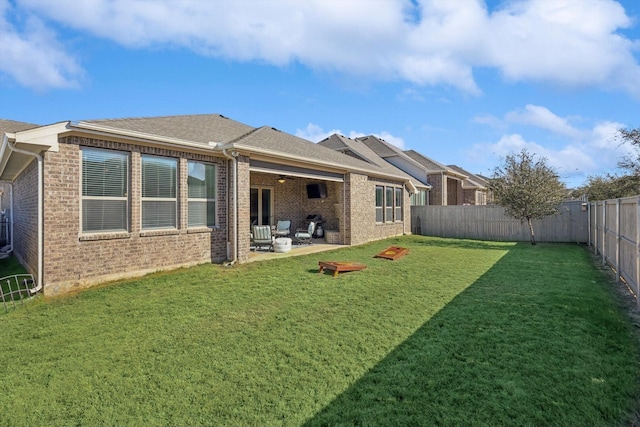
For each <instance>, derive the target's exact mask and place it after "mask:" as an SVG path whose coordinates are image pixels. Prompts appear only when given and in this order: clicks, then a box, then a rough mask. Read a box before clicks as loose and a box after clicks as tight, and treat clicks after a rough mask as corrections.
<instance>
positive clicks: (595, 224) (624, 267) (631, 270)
mask: <svg viewBox="0 0 640 427" xmlns="http://www.w3.org/2000/svg"><path fill="white" fill-rule="evenodd" d="M589 229H590V231H589V245H591V246H593V249H594V252H595V253H596V254H597V255H600V256H601V257H602V265H608V266H610V267H611V269H612V270H613V271H614V272H615V274H616V280H618V281H624V282H625V283H626V284H627V286H628V287H629V290H630V291H631V292H633V294H634V296H635V298H636V304H640V301H638V295H639V294H640V287H639V286H640V196H633V197H625V198H622V199H613V200H605V201H601V202H591V203H590V204H589Z"/></svg>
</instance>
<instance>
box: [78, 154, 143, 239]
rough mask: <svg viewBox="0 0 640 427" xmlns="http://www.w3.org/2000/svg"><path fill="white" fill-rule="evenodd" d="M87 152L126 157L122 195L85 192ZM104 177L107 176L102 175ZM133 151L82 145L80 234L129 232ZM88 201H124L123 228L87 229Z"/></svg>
mask: <svg viewBox="0 0 640 427" xmlns="http://www.w3.org/2000/svg"><path fill="white" fill-rule="evenodd" d="M87 153H102V154H104V155H106V154H110V155H112V156H113V155H117V156H119V157H121V158H123V159H124V168H123V171H124V175H125V177H124V185H122V186H121V188H122V189H123V190H124V191H123V195H122V196H95V195H94V196H92V195H87V194H85V191H86V190H87V188H86V186H85V177H87V175H88V174H87V171H86V170H85V154H87ZM101 178H102V179H104V178H105V177H104V176H102V177H101ZM130 196H131V153H129V152H127V151H122V150H112V149H107V148H98V147H90V146H81V147H80V209H79V211H80V234H81V235H89V234H115V233H128V232H129V231H130V227H131V199H130ZM87 201H105V202H109V201H112V202H124V212H123V216H122V221H123V223H124V227H123V228H102V229H91V230H87V229H85V220H86V219H87V215H86V212H85V207H86V206H85V202H87Z"/></svg>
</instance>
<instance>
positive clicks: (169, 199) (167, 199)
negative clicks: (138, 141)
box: [140, 154, 180, 231]
mask: <svg viewBox="0 0 640 427" xmlns="http://www.w3.org/2000/svg"><path fill="white" fill-rule="evenodd" d="M145 159H161V160H164V161H171V162H173V163H174V164H175V176H174V192H175V196H174V197H153V196H145V195H144V194H145V189H146V187H145V166H144V163H145ZM179 167H180V162H179V161H178V159H177V158H175V157H167V156H157V155H153V154H142V155H141V156H140V185H141V188H140V230H142V231H153V230H177V229H178V206H179V196H180V192H179V188H178V186H179V181H178V171H179ZM145 202H173V204H174V216H173V219H174V221H173V224H172V225H161V226H153V227H149V226H145V224H144V221H145Z"/></svg>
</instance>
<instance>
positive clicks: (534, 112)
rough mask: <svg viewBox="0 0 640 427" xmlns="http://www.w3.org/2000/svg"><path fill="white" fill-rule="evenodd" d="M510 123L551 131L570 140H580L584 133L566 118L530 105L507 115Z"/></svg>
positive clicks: (543, 108)
mask: <svg viewBox="0 0 640 427" xmlns="http://www.w3.org/2000/svg"><path fill="white" fill-rule="evenodd" d="M506 120H507V121H508V122H515V123H522V124H527V125H531V126H536V127H538V128H540V129H545V130H548V131H551V132H553V133H555V134H559V135H563V136H567V137H570V138H580V137H582V136H583V132H582V131H580V130H579V129H577V128H575V127H573V126H571V125H570V124H569V121H568V120H567V119H565V118H562V117H559V116H557V115H555V114H554V113H552V112H551V111H549V109H547V108H545V107H541V106H539V105H531V104H528V105H527V106H525V107H524V109H523V110H518V111H511V112H509V113H507V115H506Z"/></svg>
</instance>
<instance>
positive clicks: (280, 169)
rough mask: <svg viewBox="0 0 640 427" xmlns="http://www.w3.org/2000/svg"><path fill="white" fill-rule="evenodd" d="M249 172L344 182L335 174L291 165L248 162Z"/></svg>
mask: <svg viewBox="0 0 640 427" xmlns="http://www.w3.org/2000/svg"><path fill="white" fill-rule="evenodd" d="M249 170H250V171H251V172H262V173H268V174H273V175H288V176H295V177H299V178H310V179H320V180H324V181H334V182H344V175H343V174H341V173H337V172H330V171H322V170H317V169H308V168H303V167H299V166H292V165H280V164H276V163H269V162H264V161H260V160H250V161H249Z"/></svg>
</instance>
